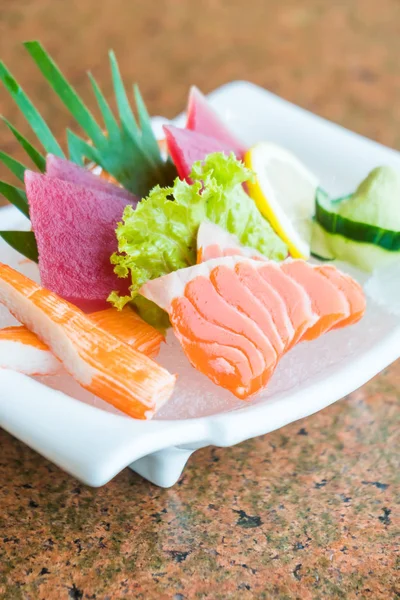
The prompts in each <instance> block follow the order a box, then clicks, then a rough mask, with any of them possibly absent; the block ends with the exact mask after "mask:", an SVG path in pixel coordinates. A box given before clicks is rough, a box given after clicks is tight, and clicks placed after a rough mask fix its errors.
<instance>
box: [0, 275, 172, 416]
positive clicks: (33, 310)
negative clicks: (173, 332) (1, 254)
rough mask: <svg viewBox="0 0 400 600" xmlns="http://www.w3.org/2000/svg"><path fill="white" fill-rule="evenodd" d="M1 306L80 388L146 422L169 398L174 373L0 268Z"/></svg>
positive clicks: (52, 296) (63, 302) (38, 287)
mask: <svg viewBox="0 0 400 600" xmlns="http://www.w3.org/2000/svg"><path fill="white" fill-rule="evenodd" d="M0 302H1V303H2V304H4V306H6V308H8V310H9V311H10V312H11V313H12V314H13V315H14V316H15V317H16V319H18V321H20V322H21V323H23V324H24V325H26V327H28V329H30V330H31V331H32V332H34V333H36V335H37V336H38V337H39V339H40V340H41V341H42V342H43V343H44V344H46V345H47V346H48V347H49V348H50V349H51V351H52V352H53V354H54V355H55V356H56V357H57V358H58V359H59V360H60V361H61V362H62V363H63V365H64V367H65V369H66V370H67V371H68V372H69V373H70V375H72V376H73V377H74V378H75V379H76V380H77V381H78V383H80V385H81V386H82V387H84V388H85V389H87V390H89V391H90V392H92V393H93V394H95V395H97V396H99V397H100V398H102V399H103V400H105V401H106V402H108V403H110V404H112V405H113V406H114V407H115V408H117V409H119V410H121V411H122V412H125V413H126V414H128V415H129V416H131V417H134V418H137V419H149V418H151V417H152V416H153V415H154V413H155V412H156V411H157V409H158V408H160V406H162V405H163V404H164V402H166V401H167V400H168V398H169V397H170V396H171V394H172V390H173V388H174V384H175V379H176V378H175V376H174V375H171V374H170V373H169V372H168V371H167V370H166V369H164V368H162V367H160V366H159V365H158V364H157V363H155V362H154V361H152V360H151V359H150V358H148V357H147V356H145V355H144V354H142V353H140V352H138V351H137V350H134V349H133V348H131V347H130V346H128V344H126V343H125V342H122V341H121V340H119V339H118V338H116V337H115V336H113V335H111V334H110V333H108V332H107V331H105V330H104V329H102V328H101V327H99V326H98V325H96V323H94V322H93V321H92V320H91V319H90V318H89V317H87V316H86V315H85V314H84V313H83V312H82V311H81V310H79V309H78V308H77V307H76V306H73V305H72V304H69V303H68V302H66V301H65V300H62V299H61V298H59V297H58V296H57V295H56V294H54V293H52V292H49V291H48V290H46V289H44V288H42V287H41V286H40V285H38V284H36V283H34V282H33V281H31V280H30V279H28V278H27V277H25V276H24V275H21V274H20V273H18V272H17V271H15V270H14V269H12V268H11V267H8V266H7V265H2V264H0Z"/></svg>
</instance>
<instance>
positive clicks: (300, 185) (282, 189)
mask: <svg viewBox="0 0 400 600" xmlns="http://www.w3.org/2000/svg"><path fill="white" fill-rule="evenodd" d="M244 162H245V164H246V167H248V168H249V169H251V170H252V171H254V173H255V175H256V179H255V181H253V182H248V188H249V193H250V196H251V197H252V198H253V199H254V201H255V202H256V204H257V206H258V208H259V210H260V212H261V213H262V214H263V215H264V217H266V218H267V219H268V221H269V222H270V223H271V225H272V227H273V228H274V229H275V231H276V233H277V234H278V235H279V236H280V237H281V238H282V240H283V241H284V242H285V243H286V244H287V245H288V247H289V252H290V254H291V256H293V258H304V259H307V258H309V257H310V241H311V224H312V222H311V219H312V217H313V216H314V213H315V192H316V189H317V187H318V181H317V179H316V177H315V175H314V174H313V173H311V172H310V171H309V170H308V169H307V167H305V166H304V165H303V163H301V162H300V161H299V159H298V158H296V156H294V155H293V154H291V152H288V151H287V150H285V149H284V148H281V147H280V146H277V145H276V144H272V143H269V142H260V143H259V144H256V145H255V146H253V147H252V148H250V150H248V152H247V153H246V155H245V157H244Z"/></svg>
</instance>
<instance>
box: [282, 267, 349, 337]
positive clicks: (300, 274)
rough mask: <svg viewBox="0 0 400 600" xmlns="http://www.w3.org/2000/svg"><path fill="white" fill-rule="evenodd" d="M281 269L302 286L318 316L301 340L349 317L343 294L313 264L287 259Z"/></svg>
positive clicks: (330, 327)
mask: <svg viewBox="0 0 400 600" xmlns="http://www.w3.org/2000/svg"><path fill="white" fill-rule="evenodd" d="M282 271H283V272H284V273H285V274H286V275H288V276H289V277H291V278H292V279H293V280H294V281H296V282H297V283H298V284H299V285H300V286H301V287H303V288H304V290H305V292H306V293H307V294H308V296H309V297H310V299H311V303H312V308H313V311H314V312H315V314H316V315H317V316H318V320H317V321H316V323H315V324H314V325H313V326H312V327H310V328H309V329H308V330H307V331H306V332H305V333H304V335H303V336H302V340H308V341H310V340H313V339H315V338H317V337H319V336H320V335H322V334H324V333H326V332H327V331H329V330H330V329H332V327H334V326H335V325H336V324H337V323H339V322H340V321H343V319H347V317H349V315H350V306H349V302H348V300H347V297H346V296H345V294H344V293H343V292H342V291H341V289H340V288H339V287H338V286H337V285H335V284H334V283H332V282H331V281H330V280H329V279H328V278H327V277H325V276H324V275H322V274H321V273H320V272H319V271H318V270H317V269H316V268H315V267H313V265H310V264H309V263H307V262H305V261H304V260H293V261H287V262H285V263H282Z"/></svg>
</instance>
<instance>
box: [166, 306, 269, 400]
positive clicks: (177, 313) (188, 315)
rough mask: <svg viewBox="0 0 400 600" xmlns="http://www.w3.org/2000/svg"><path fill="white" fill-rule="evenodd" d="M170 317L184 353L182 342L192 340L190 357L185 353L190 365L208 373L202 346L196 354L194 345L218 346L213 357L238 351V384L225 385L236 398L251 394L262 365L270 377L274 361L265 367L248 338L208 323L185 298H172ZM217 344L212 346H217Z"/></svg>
mask: <svg viewBox="0 0 400 600" xmlns="http://www.w3.org/2000/svg"><path fill="white" fill-rule="evenodd" d="M170 320H171V325H172V326H173V328H174V331H175V334H176V335H177V337H178V339H179V341H180V342H181V344H182V346H183V349H184V351H185V352H186V346H185V341H186V340H189V341H190V342H191V345H190V348H191V352H190V356H189V354H188V353H186V354H187V356H188V358H189V359H190V360H191V362H192V364H193V366H194V367H196V368H197V369H198V370H199V371H201V372H203V373H204V374H205V375H207V376H208V375H209V372H208V370H207V371H204V370H203V368H204V346H202V345H200V348H199V351H198V353H197V352H196V348H195V347H194V346H193V344H197V343H198V342H201V343H204V342H205V343H208V344H215V345H216V346H219V354H217V355H216V354H215V350H214V354H213V358H214V359H215V358H225V356H226V355H227V354H228V355H229V354H230V353H231V352H232V350H236V351H240V352H241V354H242V356H241V358H239V355H238V358H237V360H236V367H237V369H238V371H239V372H240V373H241V381H240V385H237V384H236V383H235V380H234V379H232V380H231V381H230V383H229V388H228V389H230V390H231V392H232V393H233V394H235V395H236V396H238V397H239V398H246V397H248V396H249V395H251V394H252V393H253V388H254V380H256V382H259V381H260V375H261V374H262V372H263V368H262V367H264V370H266V371H267V372H268V375H269V376H271V375H272V373H273V369H274V367H275V364H276V360H275V361H274V362H273V365H271V366H270V367H269V368H265V363H264V364H263V360H262V355H261V352H260V351H258V350H257V348H255V347H254V345H253V344H252V343H251V342H250V341H249V340H248V338H247V337H245V336H244V335H240V334H237V333H234V332H232V331H229V330H227V329H225V328H224V327H221V326H218V325H216V324H214V323H210V322H209V321H207V319H205V318H204V317H202V315H201V314H200V313H199V312H198V311H197V310H196V308H195V307H194V306H193V304H192V303H191V302H190V300H188V298H186V297H185V296H184V297H182V298H175V299H174V300H173V301H172V305H171V312H170ZM216 346H214V348H216ZM220 367H221V369H222V370H223V365H221V364H220ZM230 370H231V369H229V372H230ZM214 371H215V368H214ZM225 373H226V370H225ZM246 374H247V376H246ZM258 389H259V387H258Z"/></svg>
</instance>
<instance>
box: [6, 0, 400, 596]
mask: <svg viewBox="0 0 400 600" xmlns="http://www.w3.org/2000/svg"><path fill="white" fill-rule="evenodd" d="M399 23H400V4H399V2H398V1H397V0H380V2H374V1H373V0H339V1H337V2H327V1H326V0H305V1H303V2H301V3H300V2H298V0H287V1H286V2H281V0H248V1H247V2H243V1H239V0H203V2H196V1H189V0H158V1H157V2H143V1H141V0H134V1H132V0H131V1H128V0H125V1H124V0H102V1H101V2H95V1H94V0H85V2H81V1H79V2H78V0H69V1H68V2H66V1H65V2H54V0H30V1H28V0H12V1H11V0H0V49H1V52H0V55H1V58H3V59H4V60H5V61H6V63H7V64H8V66H9V67H10V68H11V69H12V70H13V72H14V73H15V75H17V76H18V78H19V79H20V80H22V81H23V82H24V85H25V87H26V89H28V90H29V91H30V93H31V95H32V97H33V98H34V99H35V100H37V102H38V104H39V105H40V107H41V109H42V112H43V115H44V116H45V118H46V119H47V120H48V122H49V123H50V125H51V126H52V128H53V130H54V132H55V133H56V134H57V135H58V136H60V137H61V139H62V136H63V135H64V133H63V132H64V131H65V127H66V126H68V125H69V124H70V123H69V122H68V117H67V116H66V115H65V113H63V111H62V109H61V107H60V106H59V105H58V104H57V103H56V102H53V99H51V100H50V98H49V96H48V95H47V92H46V88H45V86H44V85H43V81H42V80H41V78H40V76H38V73H37V72H36V71H35V69H34V68H33V67H32V64H31V63H30V62H29V59H28V57H27V56H26V55H25V53H24V51H23V50H22V48H21V46H20V42H21V41H23V40H26V39H32V38H35V37H36V38H40V39H41V40H42V41H43V42H44V43H45V45H46V47H47V48H48V49H49V50H50V51H51V52H52V53H53V55H54V56H55V58H56V59H57V61H59V62H60V63H61V65H62V67H63V68H64V69H65V71H66V73H67V75H68V76H69V78H70V79H71V80H72V82H73V83H74V85H75V86H76V87H77V89H78V90H79V91H80V92H82V93H83V94H84V96H85V98H88V99H90V94H89V88H88V86H87V81H86V76H85V69H91V70H92V72H93V73H94V74H95V75H96V77H98V79H99V80H100V81H101V83H102V84H103V85H104V86H105V90H106V92H107V95H108V96H110V94H111V87H110V81H109V73H108V67H107V64H106V52H107V49H108V48H114V50H115V51H116V52H117V55H118V57H119V60H120V64H121V68H122V72H123V75H124V77H125V78H126V79H127V80H132V81H133V80H137V81H138V82H139V83H140V85H141V88H142V92H143V94H144V96H145V98H146V100H147V102H148V105H149V108H150V109H151V112H152V113H153V114H160V113H163V114H165V115H166V116H173V115H174V114H175V113H177V112H178V111H179V110H181V109H182V107H183V105H184V102H185V97H186V93H187V90H188V86H189V85H190V84H192V83H196V84H197V85H198V86H199V87H200V88H202V89H203V91H204V92H208V91H210V90H211V89H213V88H215V87H216V86H218V85H220V84H222V83H224V82H227V81H230V80H233V79H247V80H250V81H253V82H255V83H258V84H260V85H262V86H264V87H266V88H268V89H270V90H272V91H274V92H276V93H277V94H279V95H281V96H283V97H285V98H287V99H289V100H292V101H294V102H296V103H298V104H300V105H301V106H304V107H306V108H308V109H310V110H312V111H314V112H316V113H318V114H320V115H322V116H324V117H327V118H330V119H332V120H334V121H336V122H338V123H340V124H342V125H344V126H345V127H349V128H351V129H354V130H356V131H358V132H360V133H363V134H365V135H367V136H369V137H372V138H375V139H377V140H379V141H381V142H383V143H385V144H388V145H390V146H393V147H397V148H399V147H400V66H399V65H400V63H399V61H398V57H399V54H400V36H399ZM0 98H1V100H0V107H1V113H3V114H4V115H5V116H7V117H8V118H9V119H10V120H11V121H12V122H13V123H14V124H15V125H16V126H17V127H19V128H20V129H21V130H22V131H23V132H24V133H28V131H27V127H26V125H25V123H24V121H23V119H22V118H21V117H20V116H19V115H18V112H17V110H16V109H15V107H14V106H13V104H12V103H11V102H10V101H9V99H8V98H7V95H6V94H5V93H4V92H2V93H1V97H0ZM1 135H2V149H4V150H6V151H8V152H12V153H13V154H14V155H15V156H16V157H20V154H19V152H18V149H17V148H16V147H15V144H14V142H13V140H12V138H11V136H10V135H9V134H8V133H7V131H6V130H5V127H2V128H1ZM1 176H2V177H3V172H1ZM399 390H400V364H399V363H397V364H395V365H393V366H392V367H391V368H389V369H387V370H386V371H385V372H384V373H382V374H381V375H380V376H379V377H376V378H375V379H374V380H373V381H372V382H370V383H369V384H368V385H366V386H364V387H363V388H362V389H361V390H359V391H357V392H355V393H354V394H351V395H350V396H348V397H347V398H345V399H344V400H343V401H341V402H339V403H337V404H335V405H333V406H331V407H330V408H327V409H325V410H324V411H322V412H320V413H318V414H316V415H314V416H311V417H309V418H307V419H304V420H303V421H301V422H298V423H294V424H292V425H290V426H288V427H285V428H284V429H282V430H280V431H277V432H275V433H273V434H270V435H267V436H264V437H261V438H258V439H254V440H251V441H248V442H245V443H242V444H240V445H238V446H237V447H234V448H227V449H215V448H207V449H204V450H201V451H199V452H197V453H196V454H194V455H193V457H192V458H191V460H190V462H189V464H188V466H187V468H186V470H185V473H184V475H183V477H182V478H181V480H180V481H179V483H178V484H177V485H176V486H175V487H174V488H172V489H169V490H161V489H158V488H156V487H154V486H152V485H151V484H149V483H147V482H146V481H143V480H142V479H141V478H140V477H139V476H137V475H135V474H133V473H132V472H130V471H129V470H125V471H124V472H122V473H121V474H120V475H119V476H117V477H116V478H115V479H114V480H113V481H112V482H111V483H109V484H108V485H106V486H105V487H104V488H101V489H98V490H93V489H89V488H87V487H85V486H84V485H81V484H80V483H79V482H78V481H76V480H74V479H73V478H72V477H70V476H68V475H66V474H65V473H63V472H61V471H60V470H59V469H57V468H56V467H54V466H53V465H51V464H50V463H49V462H48V461H46V460H44V459H43V458H41V457H40V456H38V455H37V454H35V453H34V452H33V451H31V450H30V449H28V448H27V447H26V446H24V445H23V444H21V443H19V442H18V441H16V440H15V439H13V438H12V437H10V436H9V435H8V434H6V433H5V432H3V431H1V432H0V445H1V453H0V506H1V513H0V598H2V599H6V600H9V599H10V600H14V599H15V600H17V599H20V598H21V599H32V600H53V599H54V600H64V599H71V598H72V599H73V600H80V599H81V598H84V599H102V600H106V599H112V600H114V599H115V598H142V599H144V600H148V599H150V600H152V599H157V600H158V599H160V600H164V599H165V600H167V599H169V600H190V599H202V598H205V599H210V600H218V599H225V598H241V599H242V598H243V599H246V598H260V599H264V598H265V599H269V598H279V599H292V598H299V599H301V600H308V599H314V598H343V599H353V598H371V599H374V600H375V599H377V598H382V599H385V600H389V599H395V598H399V597H400V584H399V579H400V562H399V561H400V558H399V555H398V553H396V551H397V552H398V549H399V548H398V545H399V514H398V513H399V495H400V493H399V492H400V486H399V483H400V482H399V455H400V452H399V451H400V440H399V397H400V391H399Z"/></svg>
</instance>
